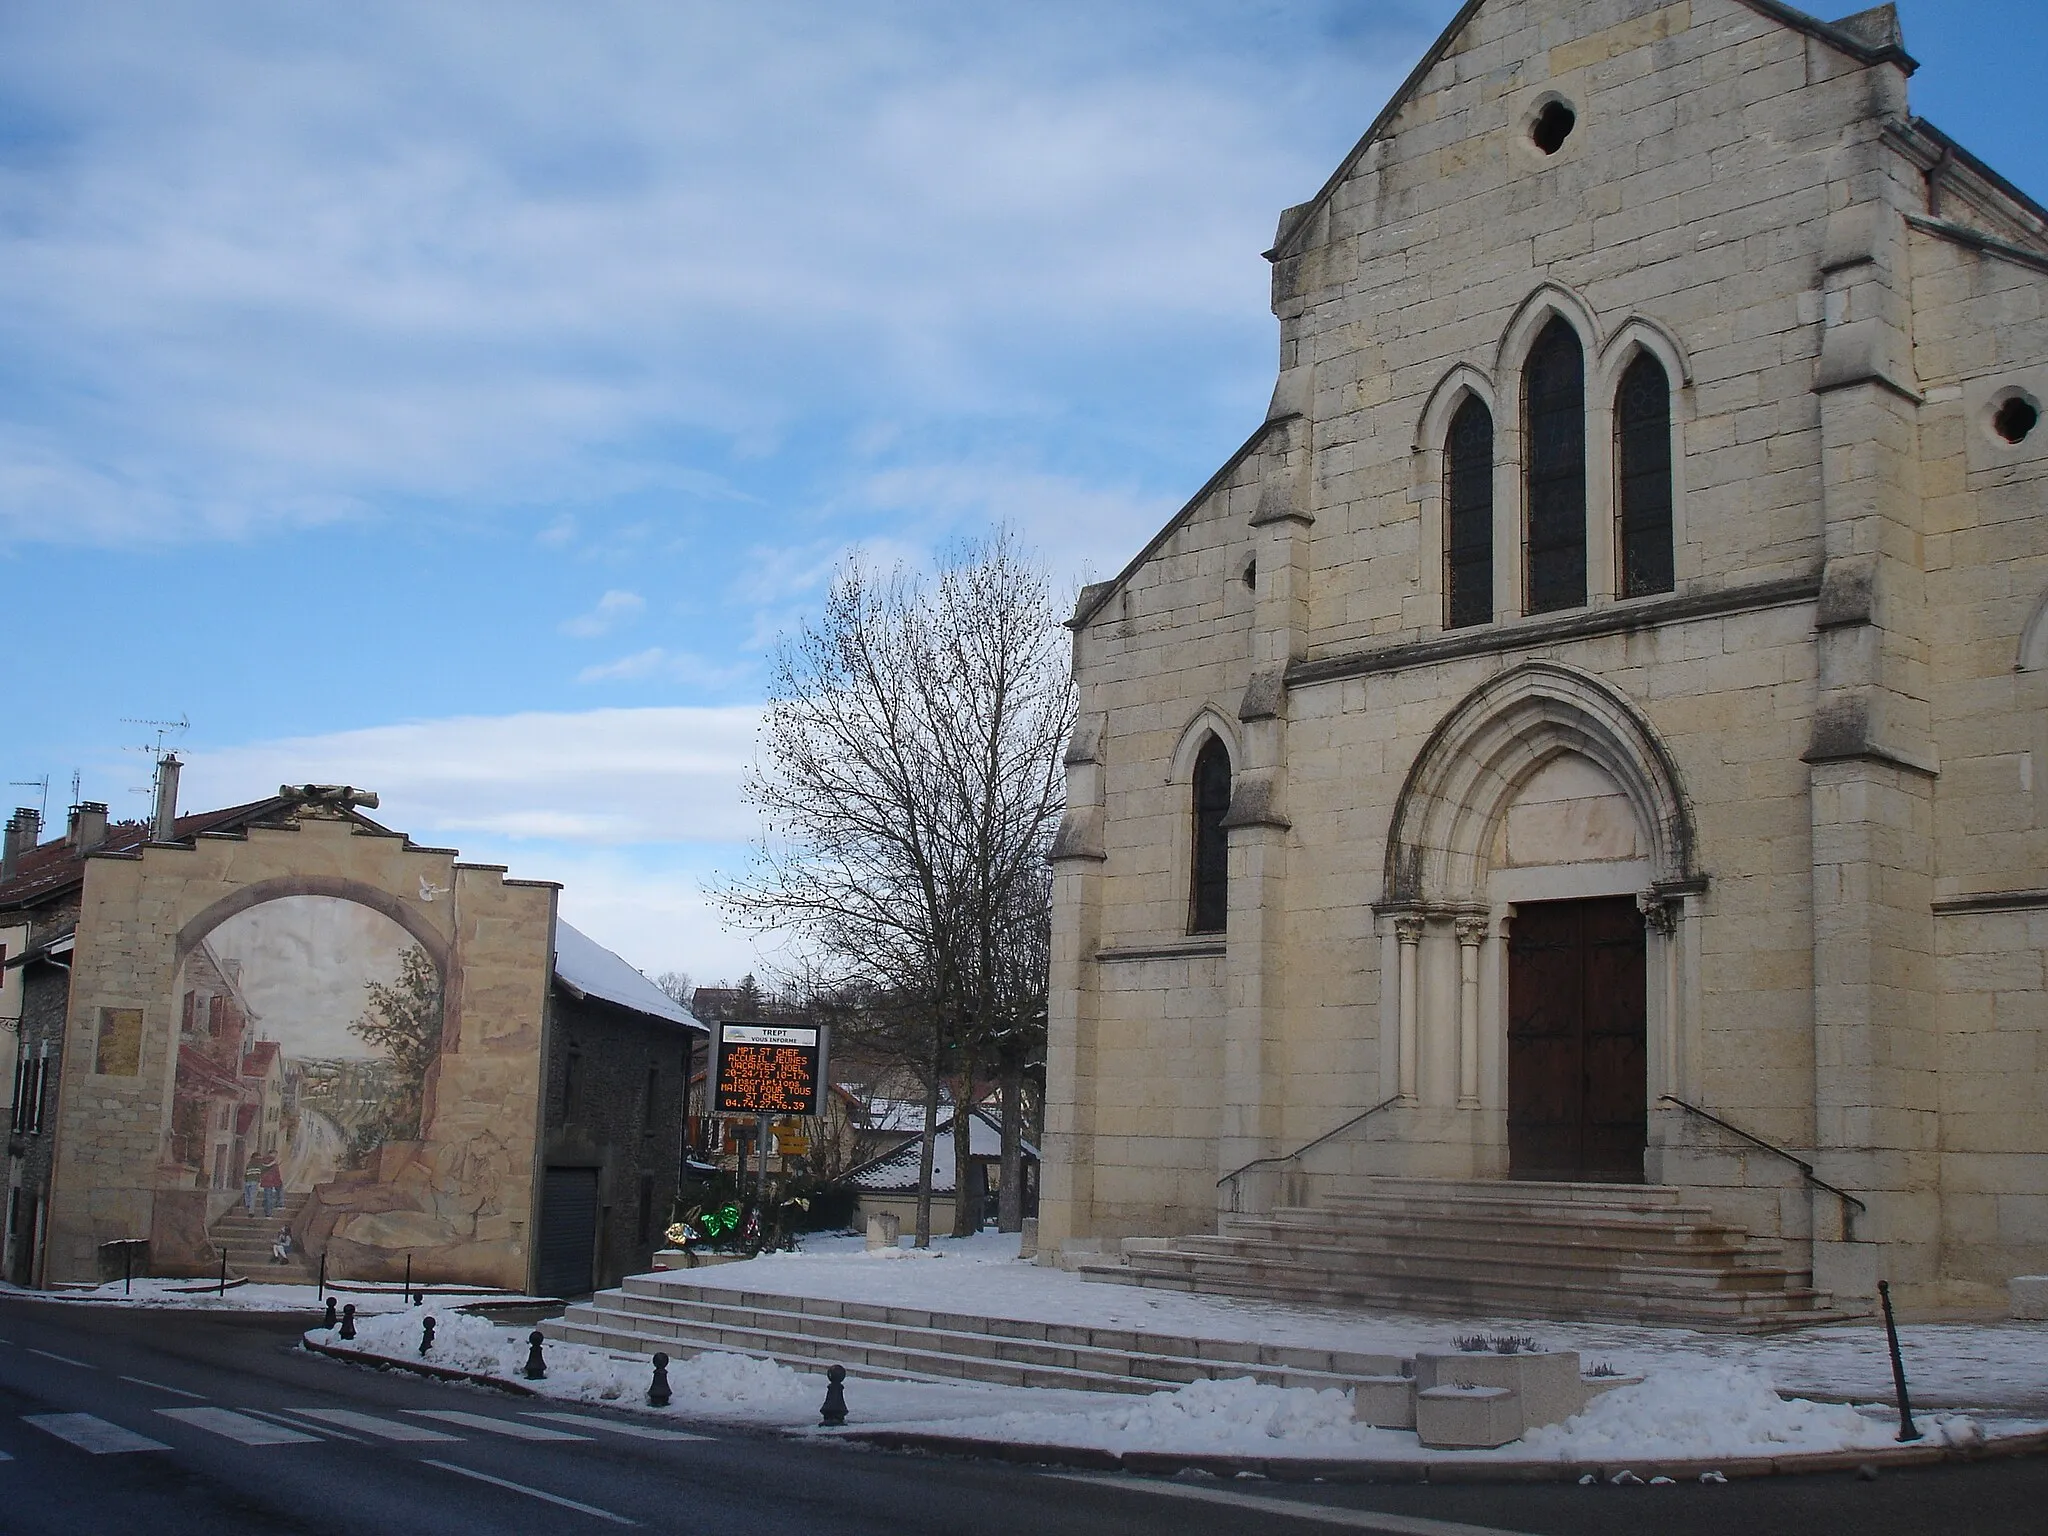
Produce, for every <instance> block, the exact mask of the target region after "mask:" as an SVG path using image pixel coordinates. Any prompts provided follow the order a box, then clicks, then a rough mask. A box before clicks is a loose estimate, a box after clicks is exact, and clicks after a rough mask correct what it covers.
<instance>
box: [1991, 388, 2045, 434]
mask: <svg viewBox="0 0 2048 1536" xmlns="http://www.w3.org/2000/svg"><path fill="white" fill-rule="evenodd" d="M2040 424H2041V409H2040V407H2039V406H2037V405H2035V404H2034V402H2033V401H2031V400H2029V399H2028V398H2027V397H2026V396H2025V395H2011V396H2008V397H2007V398H2006V399H2005V400H2004V401H2003V402H2001V403H2000V405H1999V407H1998V409H1997V410H1996V411H1994V412H1993V413H1992V416H1991V430H1992V431H1994V432H1996V433H1997V434H1998V435H1999V436H2000V437H2001V438H2003V439H2004V440H2005V441H2006V442H2008V443H2011V444H2013V445H2014V446H2015V447H2017V446H2018V445H2019V444H2021V443H2024V442H2025V441H2026V440H2027V439H2028V438H2029V437H2031V436H2032V435H2033V432H2034V428H2035V427H2037V426H2039V425H2040Z"/></svg>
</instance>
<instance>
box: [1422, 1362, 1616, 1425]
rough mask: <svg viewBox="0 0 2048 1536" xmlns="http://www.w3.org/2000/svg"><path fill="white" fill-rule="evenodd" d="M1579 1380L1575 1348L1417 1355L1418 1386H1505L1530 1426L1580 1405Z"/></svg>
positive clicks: (1581, 1390) (1569, 1412) (1582, 1391)
mask: <svg viewBox="0 0 2048 1536" xmlns="http://www.w3.org/2000/svg"><path fill="white" fill-rule="evenodd" d="M1582 1380H1583V1378H1581V1376H1580V1375H1579V1356H1578V1353H1577V1351H1575V1350H1569V1349H1559V1350H1542V1351H1538V1352H1536V1353H1533V1354H1519V1355H1496V1354H1492V1353H1486V1354H1481V1353H1479V1352H1477V1351H1474V1352H1472V1353H1469V1354H1468V1353H1465V1352H1462V1351H1461V1352H1459V1353H1457V1354H1418V1355H1416V1357H1415V1381H1416V1385H1417V1386H1418V1387H1420V1388H1425V1389H1427V1388H1434V1387H1503V1388H1505V1389H1506V1390H1508V1391H1510V1392H1513V1393H1514V1394H1515V1396H1516V1399H1517V1401H1519V1403H1520V1404H1521V1416H1522V1422H1523V1423H1524V1424H1525V1425H1527V1426H1529V1427H1531V1428H1533V1427H1535V1426H1536V1425H1539V1424H1562V1423H1563V1422H1564V1421H1565V1420H1566V1419H1568V1418H1570V1417H1571V1416H1572V1415H1573V1414H1575V1413H1577V1412H1578V1411H1579V1410H1580V1409H1582V1408H1584V1407H1585V1406H1586V1391H1585V1388H1584V1386H1583V1385H1581V1382H1582Z"/></svg>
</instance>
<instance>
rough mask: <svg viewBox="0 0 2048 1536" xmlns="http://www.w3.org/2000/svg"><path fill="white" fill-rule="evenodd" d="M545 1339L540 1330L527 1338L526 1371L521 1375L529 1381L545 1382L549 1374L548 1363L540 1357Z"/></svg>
mask: <svg viewBox="0 0 2048 1536" xmlns="http://www.w3.org/2000/svg"><path fill="white" fill-rule="evenodd" d="M545 1337H546V1335H544V1334H543V1333H542V1332H541V1331H540V1330H539V1329H538V1328H536V1329H534V1330H533V1332H531V1333H529V1334H528V1335H527V1336H526V1369H525V1370H524V1371H523V1372H521V1374H522V1375H524V1376H525V1377H526V1379H527V1380H528V1381H541V1380H544V1379H545V1378H546V1376H547V1374H548V1363H547V1361H545V1360H543V1359H541V1357H540V1346H541V1343H542V1341H543V1340H544V1339H545Z"/></svg>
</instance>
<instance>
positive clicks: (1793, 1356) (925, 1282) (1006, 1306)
mask: <svg viewBox="0 0 2048 1536" xmlns="http://www.w3.org/2000/svg"><path fill="white" fill-rule="evenodd" d="M907 1241H908V1240H907V1239H906V1242H907ZM1016 1254H1017V1239H1016V1237H1015V1236H1014V1235H1011V1236H1004V1235H1001V1234H998V1233H994V1232H984V1233H980V1234H978V1235H976V1236H974V1237H971V1238H965V1239H961V1240H959V1241H953V1240H950V1239H943V1238H941V1239H936V1240H934V1242H933V1244H932V1246H931V1247H930V1248H929V1249H925V1250H916V1249H912V1248H909V1247H904V1248H900V1249H898V1250H897V1251H895V1252H894V1253H889V1252H884V1253H878V1254H869V1253H867V1252H866V1251H865V1248H864V1244H863V1241H862V1239H860V1238H858V1237H840V1236H836V1235H835V1236H830V1237H807V1238H805V1239H804V1248H803V1251H801V1252H798V1253H778V1254H771V1255H766V1256H764V1257H762V1258H758V1259H754V1260H752V1261H750V1262H749V1263H747V1264H746V1265H745V1266H744V1268H742V1267H740V1266H736V1265H724V1266H721V1267H719V1268H716V1269H705V1270H694V1271H685V1270H673V1271H669V1272H667V1273H666V1274H664V1275H663V1276H661V1278H662V1279H663V1280H665V1281H667V1282H669V1283H671V1284H675V1285H682V1286H691V1285H697V1286H703V1287H705V1288H707V1289H712V1290H720V1289H724V1290H732V1289H739V1288H744V1289H745V1290H747V1291H750V1292H756V1293H770V1294H776V1295H784V1296H815V1297H825V1298H831V1299H834V1300H840V1301H859V1302H867V1303H871V1304H875V1305H881V1306H891V1307H904V1308H910V1309H916V1310H924V1311H933V1312H960V1313H971V1314H978V1315H984V1316H991V1317H1013V1318H1021V1319H1025V1320H1029V1321H1034V1322H1046V1323H1062V1324H1069V1325H1074V1326H1080V1327H1092V1328H1121V1329H1130V1330H1135V1331H1138V1332H1143V1333H1155V1334H1166V1335H1169V1336H1174V1337H1193V1338H1205V1339H1231V1340H1253V1341H1257V1342H1260V1343H1267V1344H1288V1345H1299V1346H1304V1347H1307V1348H1312V1349H1342V1350H1349V1351H1353V1352H1355V1353H1361V1354H1364V1353H1384V1354H1391V1355H1402V1356H1408V1355H1413V1354H1414V1353H1415V1352H1416V1351H1417V1350H1418V1349H1445V1348H1448V1347H1449V1345H1450V1339H1451V1335H1453V1334H1464V1333H1511V1334H1518V1335H1531V1336H1533V1337H1535V1339H1536V1340H1537V1341H1538V1343H1539V1344H1540V1345H1541V1346H1542V1347H1544V1348H1547V1349H1576V1350H1577V1351H1579V1353H1580V1355H1581V1357H1582V1358H1583V1360H1584V1362H1585V1363H1586V1365H1587V1366H1589V1367H1590V1366H1592V1365H1593V1364H1595V1363H1601V1362H1604V1363H1606V1364H1609V1365H1612V1366H1613V1367H1614V1368H1615V1369H1616V1370H1619V1371H1622V1372H1624V1373H1626V1374H1629V1375H1638V1374H1641V1375H1647V1374H1649V1373H1651V1372H1653V1371H1656V1370H1658V1369H1660V1368H1663V1367H1668V1366H1679V1365H1684V1366H1687V1367H1690V1368H1694V1369H1700V1368H1704V1367H1707V1366H1712V1365H1736V1366H1744V1367H1747V1368H1749V1369H1752V1370H1755V1371H1757V1372H1760V1373H1761V1374H1763V1375H1764V1376H1766V1377H1768V1378H1769V1379H1770V1380H1771V1381H1773V1382H1774V1383H1775V1384H1776V1385H1778V1386H1780V1387H1782V1388H1784V1389H1785V1390H1787V1391H1790V1392H1802V1393H1817V1394H1820V1395H1821V1396H1824V1397H1847V1398H1854V1399H1858V1400H1865V1399H1867V1400H1870V1401H1885V1400H1889V1399H1890V1397H1891V1395H1892V1377H1891V1362H1890V1359H1889V1356H1888V1354H1887V1351H1886V1346H1885V1336H1884V1328H1883V1326H1882V1325H1881V1324H1880V1323H1879V1322H1877V1321H1876V1320H1875V1319H1858V1320H1856V1321H1854V1322H1850V1323H1842V1324H1834V1325H1831V1326H1828V1327H1825V1328H1808V1329H1802V1330H1800V1331H1798V1332H1795V1333H1789V1334H1774V1335H1767V1336H1763V1337H1753V1336H1744V1335H1739V1334H1725V1333H1699V1332H1695V1331H1693V1330H1691V1329H1686V1328H1661V1327H1652V1326H1648V1325H1642V1324H1632V1323H1558V1322H1547V1321H1541V1320H1538V1321H1531V1320H1530V1319H1527V1318H1515V1317H1500V1316H1487V1315H1473V1316H1470V1317H1460V1318H1441V1317H1418V1316H1414V1315H1410V1314H1403V1313H1392V1312H1390V1313H1366V1312H1360V1311H1351V1310H1341V1309H1338V1308H1333V1307H1311V1306H1297V1305H1291V1304H1283V1303H1278V1302H1265V1301H1251V1300H1244V1299H1240V1298H1236V1297H1228V1296H1199V1295H1189V1294H1184V1293H1181V1292H1177V1291H1155V1290H1146V1289H1141V1288H1140V1287H1137V1286H1127V1285H1105V1284H1103V1283H1101V1282H1099V1281H1091V1280H1083V1279H1082V1278H1081V1277H1080V1276H1078V1275H1071V1274H1067V1273H1065V1272H1063V1271H1061V1270H1057V1269H1052V1268H1048V1267H1041V1266H1039V1265H1036V1264H1031V1263H1026V1262H1022V1261H1019V1260H1018V1259H1017V1257H1016ZM742 1274H743V1275H744V1276H745V1277H746V1278H745V1280H744V1281H742V1280H741V1279H740V1278H739V1277H740V1276H741V1275H742ZM1899 1336H1900V1349H1901V1353H1902V1354H1903V1355H1904V1356H1905V1361H1906V1375H1907V1379H1908V1381H1909V1383H1910V1384H1911V1386H1912V1389H1913V1400H1914V1402H1915V1403H1916V1404H1917V1403H1922V1402H1924V1403H1926V1404H1927V1405H1928V1406H1929V1407H1937V1406H1939V1407H1948V1408H1959V1409H1966V1410H1970V1411H1973V1412H1974V1411H1996V1412H1999V1413H2004V1414H2021V1415H2025V1416H2030V1417H2038V1418H2043V1419H2048V1324H2044V1323H2017V1322H1998V1323H1917V1324H1909V1325H1907V1326H1905V1327H1902V1328H1901V1329H1900V1330H1899Z"/></svg>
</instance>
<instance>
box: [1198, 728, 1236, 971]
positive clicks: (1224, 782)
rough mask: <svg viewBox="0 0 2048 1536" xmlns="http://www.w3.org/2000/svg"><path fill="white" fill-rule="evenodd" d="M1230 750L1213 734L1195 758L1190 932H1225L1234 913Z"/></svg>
mask: <svg viewBox="0 0 2048 1536" xmlns="http://www.w3.org/2000/svg"><path fill="white" fill-rule="evenodd" d="M1229 814H1230V753H1229V752H1228V751H1227V750H1226V749H1225V748H1224V745H1223V743H1222V742H1220V741H1218V740H1217V739H1216V738H1215V737H1214V736H1211V737H1210V738H1209V739H1208V740H1207V741H1206V742H1204V743H1203V744H1202V750H1201V753H1200V754H1199V755H1198V756H1197V757H1196V758H1195V859H1194V880H1193V887H1194V888H1193V891H1192V892H1191V894H1190V898H1189V903H1188V905H1189V920H1188V931H1189V932H1190V933H1221V932H1222V931H1223V929H1224V925H1225V919H1226V918H1227V917H1228V916H1229V914H1230V834H1229V833H1228V832H1226V831H1224V829H1223V818H1224V817H1225V816H1227V815H1229Z"/></svg>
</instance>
